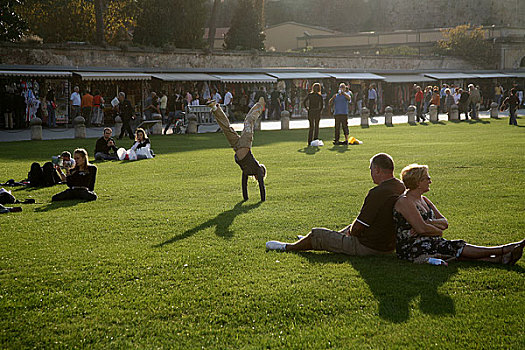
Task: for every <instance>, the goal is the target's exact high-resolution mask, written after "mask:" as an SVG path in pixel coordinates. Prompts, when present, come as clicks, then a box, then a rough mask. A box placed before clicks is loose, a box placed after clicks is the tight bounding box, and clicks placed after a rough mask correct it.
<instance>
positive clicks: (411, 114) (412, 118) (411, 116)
mask: <svg viewBox="0 0 525 350" xmlns="http://www.w3.org/2000/svg"><path fill="white" fill-rule="evenodd" d="M407 116H408V124H415V123H416V106H414V105H410V106H408V108H407Z"/></svg>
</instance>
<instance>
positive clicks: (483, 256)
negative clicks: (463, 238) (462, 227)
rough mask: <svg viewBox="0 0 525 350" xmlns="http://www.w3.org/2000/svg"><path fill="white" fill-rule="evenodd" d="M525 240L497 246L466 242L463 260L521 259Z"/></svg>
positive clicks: (498, 260)
mask: <svg viewBox="0 0 525 350" xmlns="http://www.w3.org/2000/svg"><path fill="white" fill-rule="evenodd" d="M524 245H525V240H523V241H520V242H514V243H509V244H505V245H500V246H495V247H483V246H475V245H472V244H466V245H465V247H464V248H463V251H462V252H461V255H460V259H462V260H482V261H490V262H502V263H507V262H508V261H509V260H510V259H516V260H517V259H519V258H520V257H521V255H522V254H523V247H524Z"/></svg>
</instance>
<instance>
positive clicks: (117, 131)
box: [113, 115, 122, 137]
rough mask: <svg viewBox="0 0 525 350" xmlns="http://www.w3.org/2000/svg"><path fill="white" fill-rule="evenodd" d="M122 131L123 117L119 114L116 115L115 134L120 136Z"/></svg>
mask: <svg viewBox="0 0 525 350" xmlns="http://www.w3.org/2000/svg"><path fill="white" fill-rule="evenodd" d="M121 131H122V118H121V117H120V115H117V116H116V117H115V128H114V129H113V135H114V136H115V137H118V136H119V135H120V132H121Z"/></svg>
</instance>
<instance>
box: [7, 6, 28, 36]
mask: <svg viewBox="0 0 525 350" xmlns="http://www.w3.org/2000/svg"><path fill="white" fill-rule="evenodd" d="M23 2H24V0H4V1H2V3H1V4H0V41H17V40H19V39H20V38H21V37H22V36H23V35H24V33H25V32H26V31H27V23H26V22H25V21H24V20H23V19H22V18H21V17H20V15H19V14H18V13H16V12H15V8H16V7H17V6H21V5H23Z"/></svg>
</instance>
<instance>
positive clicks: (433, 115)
mask: <svg viewBox="0 0 525 350" xmlns="http://www.w3.org/2000/svg"><path fill="white" fill-rule="evenodd" d="M428 112H429V113H428V114H430V121H431V122H432V123H437V122H438V106H436V105H430V107H429V108H428Z"/></svg>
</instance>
